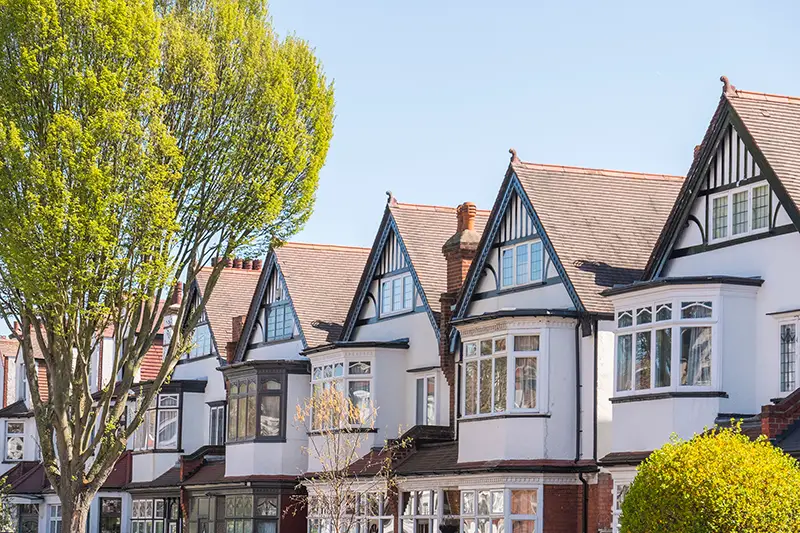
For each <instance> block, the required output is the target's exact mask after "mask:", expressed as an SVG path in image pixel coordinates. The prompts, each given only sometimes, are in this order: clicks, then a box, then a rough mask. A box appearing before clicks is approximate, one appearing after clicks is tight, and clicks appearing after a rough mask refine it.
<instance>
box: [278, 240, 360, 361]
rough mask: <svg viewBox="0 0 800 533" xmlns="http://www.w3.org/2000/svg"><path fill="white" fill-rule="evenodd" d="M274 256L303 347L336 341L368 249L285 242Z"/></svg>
mask: <svg viewBox="0 0 800 533" xmlns="http://www.w3.org/2000/svg"><path fill="white" fill-rule="evenodd" d="M274 253H275V259H276V261H277V264H278V265H279V266H280V270H281V274H282V275H283V279H284V281H285V282H286V289H287V290H288V292H289V298H291V301H292V305H293V306H294V311H295V313H297V318H298V321H299V323H300V328H301V329H302V331H303V336H304V337H305V340H306V344H307V346H308V347H313V346H318V345H321V344H325V343H330V342H335V341H338V340H339V337H340V335H341V333H342V326H343V324H344V320H345V318H346V316H347V310H348V308H349V305H350V301H351V300H352V299H353V293H354V292H355V290H356V287H357V286H358V281H359V279H360V277H361V273H362V272H363V270H364V265H365V264H366V261H367V256H368V255H369V248H357V247H352V246H337V245H329V244H308V243H299V242H288V243H286V244H284V245H283V246H281V247H280V248H276V249H275V250H274Z"/></svg>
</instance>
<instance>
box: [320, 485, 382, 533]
mask: <svg viewBox="0 0 800 533" xmlns="http://www.w3.org/2000/svg"><path fill="white" fill-rule="evenodd" d="M347 499H348V500H349V502H348V503H347V504H346V511H347V512H346V513H345V515H344V522H345V523H344V524H343V525H342V529H343V530H347V531H360V532H361V533H393V532H394V516H393V511H392V508H391V505H390V503H389V501H388V499H387V497H386V494H384V493H380V492H366V493H359V494H353V495H352V497H351V498H347ZM338 503H339V499H338V498H337V497H335V496H334V497H331V498H330V499H328V498H327V496H326V495H325V494H324V493H318V494H315V495H313V496H309V505H308V531H309V533H335V532H334V531H333V528H332V526H331V523H330V520H329V519H327V518H326V516H330V514H331V512H333V511H332V510H331V509H332V507H333V506H336V505H337V504H338ZM335 512H337V513H338V512H339V511H335ZM348 519H349V520H352V522H351V523H349V524H348V523H347V520H348ZM353 526H355V527H353Z"/></svg>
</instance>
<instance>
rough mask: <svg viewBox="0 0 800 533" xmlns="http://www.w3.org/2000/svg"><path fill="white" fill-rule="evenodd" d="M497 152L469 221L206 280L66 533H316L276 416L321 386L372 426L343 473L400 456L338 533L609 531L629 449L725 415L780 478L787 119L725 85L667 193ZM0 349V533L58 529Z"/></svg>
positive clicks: (799, 285)
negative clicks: (157, 385) (181, 350)
mask: <svg viewBox="0 0 800 533" xmlns="http://www.w3.org/2000/svg"><path fill="white" fill-rule="evenodd" d="M511 152H512V157H511V161H510V163H509V165H508V167H507V168H506V170H505V174H504V176H503V180H502V183H501V184H500V188H499V191H498V193H497V197H496V199H495V202H494V205H493V206H492V209H491V211H482V210H479V209H477V208H476V206H475V205H473V204H471V203H469V202H466V203H463V204H461V205H459V206H458V207H439V206H428V205H417V204H408V203H402V202H398V201H397V200H396V199H395V198H394V197H393V196H392V195H391V194H390V195H389V200H388V202H387V205H386V207H385V209H384V213H383V217H382V219H381V221H380V223H379V225H378V227H377V229H376V235H375V240H374V243H373V245H372V247H371V248H352V247H346V246H335V245H322V244H304V243H287V244H285V245H283V246H281V247H277V248H274V249H272V250H270V252H269V253H268V254H267V256H266V257H265V258H264V259H263V260H242V259H232V260H227V261H228V262H227V264H226V268H225V269H224V270H223V273H222V276H221V277H220V280H219V282H218V284H217V287H216V289H215V292H214V294H213V295H212V297H211V298H210V300H209V301H208V303H207V306H206V309H205V310H204V316H203V319H202V321H201V323H200V325H198V327H197V328H196V329H195V331H194V334H193V336H194V347H193V349H192V350H191V352H190V353H189V354H187V356H186V357H184V359H182V360H181V361H180V363H179V364H178V366H177V367H176V369H175V372H174V374H173V376H172V379H171V380H170V383H169V384H168V385H166V386H165V387H164V388H163V389H162V390H161V391H160V393H159V395H158V396H157V398H156V400H155V401H154V403H153V405H152V408H151V410H150V412H149V413H148V416H147V417H146V418H145V422H144V424H143V426H142V428H141V429H140V430H139V431H137V433H136V434H135V435H134V437H133V438H132V439H131V442H130V444H129V450H128V451H127V452H126V453H125V454H123V456H122V457H121V458H120V460H119V462H118V464H117V466H116V468H115V469H114V472H113V473H112V475H111V476H110V477H109V479H108V481H107V482H106V484H105V485H104V486H103V488H102V489H101V491H100V492H99V493H98V495H97V497H96V498H95V500H94V502H93V503H92V506H91V512H90V516H89V521H88V523H87V533H223V532H224V533H304V532H308V533H334V532H332V531H330V529H331V527H330V522H329V521H328V520H326V517H325V516H324V515H322V514H320V512H319V509H316V508H312V509H311V510H306V509H302V508H301V509H298V508H297V506H296V505H295V503H296V499H295V497H296V496H297V494H298V492H299V491H302V490H303V489H302V488H299V486H298V483H299V481H300V480H301V479H302V477H303V474H304V473H307V472H316V471H318V470H319V465H318V464H316V462H315V460H314V459H313V458H309V457H307V456H306V455H305V454H304V453H303V448H304V447H305V446H307V445H308V443H309V439H314V438H317V436H316V434H315V433H314V432H313V430H312V431H311V432H308V433H307V432H306V431H305V430H303V429H300V428H299V427H298V425H297V424H296V423H294V421H293V418H294V412H295V406H296V405H302V404H303V403H304V402H305V401H306V400H307V399H308V398H309V397H310V396H311V395H312V394H313V393H314V392H313V391H316V390H323V389H324V388H326V387H328V388H329V387H337V388H339V389H340V390H342V391H344V393H345V394H347V395H348V397H350V398H351V399H352V400H353V401H354V402H355V403H356V404H357V405H358V406H361V407H365V408H366V407H368V406H372V405H374V406H376V407H377V416H376V420H375V427H374V430H372V431H369V432H367V433H366V437H364V439H363V441H364V445H363V450H361V451H362V453H363V455H364V456H365V457H371V455H370V454H373V455H374V454H375V453H376V451H377V449H380V448H381V447H382V446H383V444H384V442H386V441H389V440H392V439H401V441H402V442H406V443H407V444H408V446H407V447H406V448H404V449H403V450H402V451H400V452H393V455H392V457H391V465H392V470H393V475H394V479H395V480H396V487H392V490H389V491H383V490H381V489H379V488H375V489H371V490H374V491H375V492H373V493H370V494H365V495H363V496H364V497H363V498H361V499H359V502H361V503H360V504H356V505H355V506H354V508H353V512H354V513H355V514H356V515H357V517H356V518H357V521H356V523H357V526H354V529H356V530H357V531H353V532H352V533H436V532H437V531H440V532H441V533H454V532H456V531H462V532H464V533H502V532H504V531H508V532H510V533H599V532H603V533H609V532H613V531H616V530H617V528H618V523H619V517H620V504H621V501H622V499H623V498H624V495H625V492H626V490H627V487H628V486H629V485H630V483H631V481H632V479H633V478H634V476H635V473H636V466H637V465H638V464H639V463H640V462H641V461H642V460H643V459H644V458H646V457H647V455H648V454H649V453H650V452H651V451H652V450H654V449H656V448H658V447H660V446H661V445H663V444H664V443H665V442H667V441H668V439H669V437H670V435H671V434H673V433H676V434H678V435H680V436H681V437H691V436H692V434H694V433H697V432H700V431H702V430H703V429H704V428H706V427H710V426H713V425H714V424H717V425H726V424H730V423H731V420H733V419H738V420H741V421H742V426H743V428H744V430H745V431H746V432H747V433H748V434H751V435H753V436H756V435H759V434H762V433H763V434H766V435H767V436H768V437H770V438H771V439H773V442H775V443H776V444H777V445H778V446H781V447H782V448H784V449H785V450H786V451H788V452H789V453H792V454H794V455H798V456H800V392H798V383H799V382H800V377H798V376H797V369H798V361H797V358H798V353H799V352H800V351H799V350H798V345H797V336H798V326H799V325H800V324H798V322H799V321H800V282H798V281H797V276H796V267H795V265H796V264H798V262H800V236H798V228H800V210H798V207H799V206H800V98H792V97H785V96H775V95H767V94H761V93H752V92H747V91H739V90H736V89H735V88H734V87H733V86H732V85H731V84H730V83H729V82H728V81H727V79H723V94H722V97H721V99H720V102H719V105H718V106H717V109H716V111H715V112H714V114H713V117H712V119H711V123H710V125H709V127H708V130H707V132H706V135H705V137H704V138H703V139H702V142H701V144H700V145H698V146H697V148H696V150H695V153H694V158H693V160H692V161H691V166H690V169H689V172H688V175H687V176H685V177H684V176H680V177H678V176H667V175H657V174H644V173H636V172H620V171H609V170H599V169H587V168H577V167H569V166H553V165H543V164H536V163H529V162H523V161H521V160H520V159H519V158H518V157H517V155H516V152H514V151H513V150H512V151H511ZM687 163H689V161H687ZM209 271H210V269H207V270H204V271H203V272H202V273H201V276H200V279H199V283H198V284H196V285H194V286H190V287H186V288H185V291H184V293H185V294H182V295H180V296H179V298H188V299H189V300H190V302H192V304H193V305H194V304H195V302H199V301H201V296H202V295H201V294H200V292H199V291H200V288H201V287H203V286H204V285H205V280H206V279H207V277H208V275H209ZM177 303H179V302H178V301H177V299H176V301H173V302H162V305H165V306H168V309H169V308H172V306H175V305H176V304H177ZM172 319H173V315H171V314H169V313H168V319H167V320H166V322H165V324H164V325H163V330H162V333H161V335H160V336H159V338H158V342H157V346H155V347H154V349H153V350H152V351H151V353H150V354H148V357H147V360H146V361H145V364H144V365H143V367H142V371H141V376H140V381H141V383H142V385H143V386H144V387H147V386H148V383H149V381H148V380H149V379H152V377H153V375H154V372H157V370H158V366H159V364H160V362H161V357H162V350H163V347H164V346H166V345H167V344H169V342H170V337H171V331H172V328H174V327H177V324H173V320H172ZM112 333H113V332H109V331H106V332H103V333H102V337H103V342H101V343H99V344H100V346H99V348H98V350H97V353H96V354H95V356H94V364H93V368H94V369H95V370H94V375H93V377H92V383H93V387H94V388H95V390H97V389H99V388H102V387H104V386H106V385H108V384H109V383H110V382H111V380H112V379H113V376H110V375H108V368H110V365H109V364H105V365H104V364H103V363H104V362H106V363H108V361H109V358H111V357H113V353H114V345H113V335H112ZM18 352H19V347H18V343H17V341H16V339H15V338H14V337H13V335H12V337H11V338H8V339H0V356H1V357H2V370H1V372H2V376H0V378H1V379H0V383H2V387H3V390H2V409H0V419H2V420H1V421H0V437H2V442H3V450H2V454H3V461H2V463H0V473H4V475H5V476H6V480H7V481H8V483H9V485H10V487H11V496H10V502H11V503H12V504H13V511H14V526H15V529H16V530H17V531H20V532H24V533H34V532H41V533H59V532H60V530H61V513H60V506H59V502H58V498H57V497H56V495H55V494H54V493H53V491H52V489H51V488H50V487H49V484H48V483H47V480H46V478H45V476H44V472H43V469H42V466H41V463H40V461H39V460H40V457H39V451H38V446H37V442H36V431H35V429H34V427H33V424H34V421H33V418H32V413H31V409H30V402H29V399H28V398H29V394H30V391H29V388H28V387H27V384H26V383H25V381H24V372H21V369H20V367H21V365H22V359H21V357H20V356H19V353H18ZM41 368H42V369H43V368H44V367H43V366H42V367H41ZM104 368H105V369H106V370H105V372H104V370H103V369H104ZM39 379H40V380H46V379H47V376H46V373H45V372H44V371H42V372H40V374H39ZM42 390H46V388H42ZM131 401H132V402H134V401H135V398H131ZM366 462H367V460H366V459H363V460H361V461H360V462H359V464H365V463H366ZM339 533H344V532H339Z"/></svg>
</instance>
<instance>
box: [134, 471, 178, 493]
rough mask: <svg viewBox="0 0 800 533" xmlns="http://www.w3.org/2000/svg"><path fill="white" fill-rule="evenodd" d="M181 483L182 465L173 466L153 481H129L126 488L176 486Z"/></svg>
mask: <svg viewBox="0 0 800 533" xmlns="http://www.w3.org/2000/svg"><path fill="white" fill-rule="evenodd" d="M180 484H181V467H180V466H173V467H172V468H170V469H169V470H167V471H166V472H164V473H163V474H161V475H160V476H158V477H157V478H155V479H154V480H152V481H135V482H133V483H128V485H127V486H126V487H125V489H126V490H131V489H150V488H153V489H155V488H175V489H177V488H178V486H179V485H180Z"/></svg>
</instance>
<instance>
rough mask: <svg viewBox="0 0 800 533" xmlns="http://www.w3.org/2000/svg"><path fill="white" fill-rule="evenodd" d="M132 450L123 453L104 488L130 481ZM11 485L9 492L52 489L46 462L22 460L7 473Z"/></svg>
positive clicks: (12, 493) (39, 492) (37, 492)
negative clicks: (45, 465)
mask: <svg viewBox="0 0 800 533" xmlns="http://www.w3.org/2000/svg"><path fill="white" fill-rule="evenodd" d="M132 463H133V462H132V454H131V451H130V450H127V451H125V452H123V453H122V455H121V456H120V457H119V459H117V462H116V464H115V465H114V468H113V469H112V470H111V473H110V474H109V476H108V479H106V482H105V483H103V486H102V488H103V489H121V488H123V487H124V486H125V485H127V484H128V483H129V482H130V479H131V468H132ZM5 479H6V481H7V482H8V484H9V485H10V486H9V488H8V494H10V495H14V494H41V493H42V492H44V491H46V490H48V489H50V481H49V480H48V479H47V475H46V474H45V472H44V464H43V463H41V462H37V461H22V462H21V463H18V464H17V465H15V466H14V467H12V468H11V470H9V471H8V472H6V474H5Z"/></svg>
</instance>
